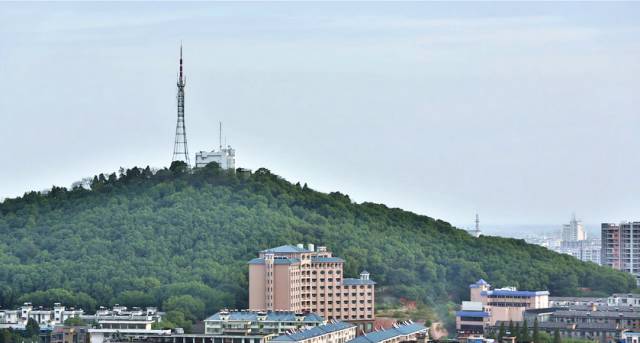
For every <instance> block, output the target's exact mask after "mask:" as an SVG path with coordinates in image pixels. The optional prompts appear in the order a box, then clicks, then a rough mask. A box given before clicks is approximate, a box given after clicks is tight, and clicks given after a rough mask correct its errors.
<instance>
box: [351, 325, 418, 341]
mask: <svg viewBox="0 0 640 343" xmlns="http://www.w3.org/2000/svg"><path fill="white" fill-rule="evenodd" d="M426 330H427V328H426V327H425V326H424V325H422V324H418V323H411V324H405V325H400V326H398V327H397V328H391V329H387V330H381V331H373V332H369V333H366V334H364V335H362V336H358V337H356V338H354V339H352V340H350V341H349V342H347V343H378V342H383V341H386V340H389V339H392V338H394V337H398V336H405V335H409V334H415V333H418V332H422V331H426Z"/></svg>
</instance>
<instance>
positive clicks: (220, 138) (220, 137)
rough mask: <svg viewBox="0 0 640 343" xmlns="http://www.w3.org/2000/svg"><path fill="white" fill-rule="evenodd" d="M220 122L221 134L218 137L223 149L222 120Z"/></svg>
mask: <svg viewBox="0 0 640 343" xmlns="http://www.w3.org/2000/svg"><path fill="white" fill-rule="evenodd" d="M219 123H220V134H219V136H218V139H219V140H220V151H222V122H219Z"/></svg>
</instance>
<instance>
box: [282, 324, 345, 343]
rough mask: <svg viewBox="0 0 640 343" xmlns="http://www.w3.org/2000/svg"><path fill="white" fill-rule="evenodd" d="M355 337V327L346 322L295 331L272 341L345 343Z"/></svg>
mask: <svg viewBox="0 0 640 343" xmlns="http://www.w3.org/2000/svg"><path fill="white" fill-rule="evenodd" d="M355 337H356V326H355V325H353V324H350V323H347V322H333V323H329V324H324V325H320V326H315V327H312V328H309V329H306V328H303V329H299V330H295V331H293V332H291V333H288V334H286V335H282V336H278V337H276V338H274V339H272V340H271V341H272V342H278V343H288V342H295V343H346V342H349V341H351V340H353V339H354V338H355Z"/></svg>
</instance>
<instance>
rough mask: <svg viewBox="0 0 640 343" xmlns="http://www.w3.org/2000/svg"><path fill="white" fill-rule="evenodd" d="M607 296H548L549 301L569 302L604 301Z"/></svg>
mask: <svg viewBox="0 0 640 343" xmlns="http://www.w3.org/2000/svg"><path fill="white" fill-rule="evenodd" d="M606 300H607V298H595V297H549V301H570V302H583V303H585V302H592V303H602V302H606Z"/></svg>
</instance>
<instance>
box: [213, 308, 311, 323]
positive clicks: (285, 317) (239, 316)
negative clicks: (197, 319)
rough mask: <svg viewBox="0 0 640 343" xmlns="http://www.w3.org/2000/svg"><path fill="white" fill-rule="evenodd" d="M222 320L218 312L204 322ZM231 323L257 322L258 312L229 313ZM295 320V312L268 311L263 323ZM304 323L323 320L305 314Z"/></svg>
mask: <svg viewBox="0 0 640 343" xmlns="http://www.w3.org/2000/svg"><path fill="white" fill-rule="evenodd" d="M216 320H222V319H221V315H220V312H218V313H216V314H213V315H211V316H210V317H209V318H207V319H205V321H216ZM228 320H231V321H240V320H241V321H258V311H230V312H229V319H228ZM295 320H296V314H295V312H291V311H269V312H267V318H266V319H265V320H264V321H270V322H275V321H282V322H292V321H295ZM304 321H305V322H323V321H324V319H323V318H322V317H320V316H319V315H317V314H315V313H306V314H305V315H304Z"/></svg>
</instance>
